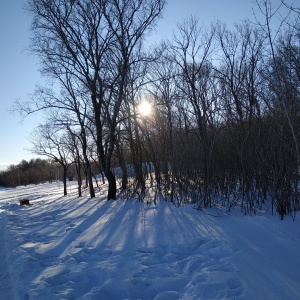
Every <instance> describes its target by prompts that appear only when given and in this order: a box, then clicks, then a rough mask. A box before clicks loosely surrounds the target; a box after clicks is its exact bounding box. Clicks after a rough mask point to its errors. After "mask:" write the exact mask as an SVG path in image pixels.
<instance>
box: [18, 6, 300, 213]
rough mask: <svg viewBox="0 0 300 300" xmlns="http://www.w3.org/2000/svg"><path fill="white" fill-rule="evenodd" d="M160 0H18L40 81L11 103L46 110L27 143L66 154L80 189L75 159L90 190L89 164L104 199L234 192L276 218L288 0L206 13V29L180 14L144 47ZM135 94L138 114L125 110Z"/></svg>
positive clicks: (285, 160) (293, 155) (293, 187)
mask: <svg viewBox="0 0 300 300" xmlns="http://www.w3.org/2000/svg"><path fill="white" fill-rule="evenodd" d="M165 5H166V4H165V1H164V0H149V1H143V0H130V1H116V0H98V1H92V0H78V1H73V0H60V1H57V0H52V1H46V0H39V1H34V0H30V1H28V6H27V9H28V11H30V13H31V14H32V16H33V22H32V33H33V36H34V39H33V42H32V45H31V51H32V52H33V53H34V54H35V55H36V56H37V57H38V58H39V59H40V62H41V66H42V74H43V75H44V76H46V77H47V78H49V82H51V84H49V85H48V86H40V87H39V88H37V89H36V91H35V93H34V94H33V97H32V99H29V101H28V102H24V101H22V102H19V103H17V108H16V109H18V110H19V111H20V112H21V113H23V115H28V114H31V113H34V112H35V111H40V110H45V111H46V114H47V122H45V123H44V124H40V125H39V126H38V127H37V129H36V131H35V132H34V133H33V135H32V137H31V141H32V145H33V148H32V152H33V153H34V154H38V155H45V156H48V157H50V158H51V159H54V160H56V161H57V162H58V163H59V164H61V166H62V167H64V166H68V165H69V164H74V165H76V170H77V174H78V176H77V178H78V182H79V183H80V184H79V195H81V194H80V193H81V181H82V175H81V174H82V170H83V169H84V170H85V171H86V176H87V178H88V184H89V192H90V196H91V197H95V191H94V187H93V173H94V172H95V171H94V172H92V165H96V166H98V167H97V170H98V172H97V173H99V174H101V173H102V172H103V173H104V174H105V176H106V178H107V181H108V183H109V191H108V200H109V199H116V198H117V197H125V195H126V197H127V196H128V197H130V196H132V195H135V194H138V195H139V197H140V198H141V199H143V198H144V197H148V198H149V197H150V198H151V199H152V201H156V199H157V197H163V198H165V199H167V200H169V201H173V202H174V203H176V204H178V205H181V204H182V203H186V202H188V203H195V204H197V206H198V208H201V207H203V206H213V205H219V204H222V205H225V206H227V207H228V208H229V209H230V208H231V207H233V206H235V205H236V203H237V202H241V205H242V209H243V211H245V213H249V212H255V210H256V209H257V208H260V207H261V206H262V205H263V204H265V203H270V207H271V209H272V211H274V212H275V211H277V212H278V213H279V215H280V216H281V217H282V218H283V217H284V215H286V214H289V215H295V214H296V211H298V210H299V208H300V199H299V167H300V153H299V142H300V136H299V134H300V118H299V116H300V105H299V104H300V102H299V100H300V94H299V93H300V25H299V24H300V23H299V17H300V9H299V7H290V6H288V5H287V4H286V3H285V2H284V1H282V4H281V6H280V7H272V4H271V1H270V0H257V1H256V5H257V7H258V8H259V12H260V16H255V17H256V18H255V19H256V21H255V22H250V21H244V22H242V23H240V24H236V25H235V27H230V28H229V27H227V26H226V25H225V24H222V23H221V22H216V23H214V24H211V26H210V28H208V29H207V28H204V27H202V26H200V24H201V20H197V19H196V18H195V17H190V18H189V19H187V20H184V21H182V22H181V23H180V24H179V25H178V28H177V29H176V30H175V34H174V37H173V39H171V40H168V41H163V42H161V44H160V45H158V46H155V47H154V46H153V47H149V46H147V47H146V45H147V44H146V42H147V40H146V37H147V34H148V32H149V31H150V30H151V29H153V28H154V27H155V24H156V22H157V19H158V18H159V17H160V14H161V12H162V11H163V8H164V6H165ZM281 11H282V12H283V13H281V14H279V13H280V12H281ZM278 14H279V15H280V17H281V23H280V25H278V26H277V27H276V28H274V27H272V23H273V21H274V19H275V18H277V17H278ZM259 20H263V21H259ZM145 100H147V101H148V102H149V103H150V104H151V106H152V111H151V114H148V115H143V114H141V112H140V111H139V109H138V106H139V105H140V103H142V102H143V101H145ZM116 167H119V169H120V170H121V171H116V170H117V169H115V168H116ZM132 170H133V171H132Z"/></svg>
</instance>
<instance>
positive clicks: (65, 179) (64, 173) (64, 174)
mask: <svg viewBox="0 0 300 300" xmlns="http://www.w3.org/2000/svg"><path fill="white" fill-rule="evenodd" d="M63 183H64V196H66V195H67V194H68V193H67V168H66V167H65V166H63Z"/></svg>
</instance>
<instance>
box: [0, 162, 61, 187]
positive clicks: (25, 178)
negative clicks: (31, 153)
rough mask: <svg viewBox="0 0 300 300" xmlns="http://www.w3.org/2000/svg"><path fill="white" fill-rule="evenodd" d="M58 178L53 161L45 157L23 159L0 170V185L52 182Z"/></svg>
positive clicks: (13, 185)
mask: <svg viewBox="0 0 300 300" xmlns="http://www.w3.org/2000/svg"><path fill="white" fill-rule="evenodd" d="M55 179H60V178H59V176H58V169H57V165H56V164H55V163H52V162H50V161H49V160H45V159H40V158H37V159H31V160H29V161H26V160H25V159H23V160H22V161H21V162H20V163H19V164H16V165H10V166H8V168H7V170H5V171H1V172H0V186H3V187H16V186H20V185H28V184H38V183H41V182H48V181H49V182H52V181H53V180H55Z"/></svg>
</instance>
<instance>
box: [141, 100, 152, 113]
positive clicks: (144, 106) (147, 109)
mask: <svg viewBox="0 0 300 300" xmlns="http://www.w3.org/2000/svg"><path fill="white" fill-rule="evenodd" d="M138 110H139V112H140V114H141V115H142V116H149V115H150V114H151V112H152V106H151V104H150V103H149V102H147V101H143V102H142V103H141V104H140V105H139V106H138Z"/></svg>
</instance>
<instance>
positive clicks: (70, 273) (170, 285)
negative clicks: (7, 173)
mask: <svg viewBox="0 0 300 300" xmlns="http://www.w3.org/2000/svg"><path fill="white" fill-rule="evenodd" d="M68 189H69V190H68V191H69V192H70V194H69V195H68V196H66V197H63V196H62V185H61V184H56V183H53V184H41V185H35V186H33V185H32V186H26V187H18V188H16V189H1V190H0V226H1V232H0V299H5V300H10V299H16V300H19V299H20V300H23V299H30V300H33V299H34V300H41V299H51V300H52V299H78V300H79V299H81V300H83V299H84V300H88V299H89V300H90V299H97V300H98V299H100V300H105V299H110V300H111V299H156V300H162V299H164V300H165V299H170V300H171V299H172V300H173V299H272V300H273V299H300V259H299V255H300V221H299V217H296V220H295V221H293V220H292V219H291V218H289V217H287V218H286V219H285V220H284V221H280V219H279V217H278V216H271V215H270V212H264V213H263V212H259V214H258V215H253V216H244V215H243V214H242V213H241V212H239V211H238V210H237V209H236V210H235V211H233V212H231V214H226V213H224V212H223V213H220V212H221V211H220V210H218V213H217V211H216V210H214V209H211V210H207V211H206V212H201V211H198V210H195V209H193V207H192V206H191V205H187V206H184V207H181V208H177V207H175V206H174V205H172V204H171V203H166V202H160V203H159V204H158V205H156V206H155V205H154V204H146V203H140V202H138V201H136V200H117V201H106V200H105V199H106V189H105V186H103V188H102V190H101V191H100V192H98V193H97V197H96V198H93V199H90V198H89V197H88V195H87V194H86V195H85V196H83V197H81V198H78V197H77V196H76V192H77V191H76V187H75V186H69V187H68ZM23 198H27V199H30V203H31V204H32V205H31V206H29V207H27V206H20V205H19V200H20V199H23ZM219 215H220V216H221V218H219V217H216V216H219Z"/></svg>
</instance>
